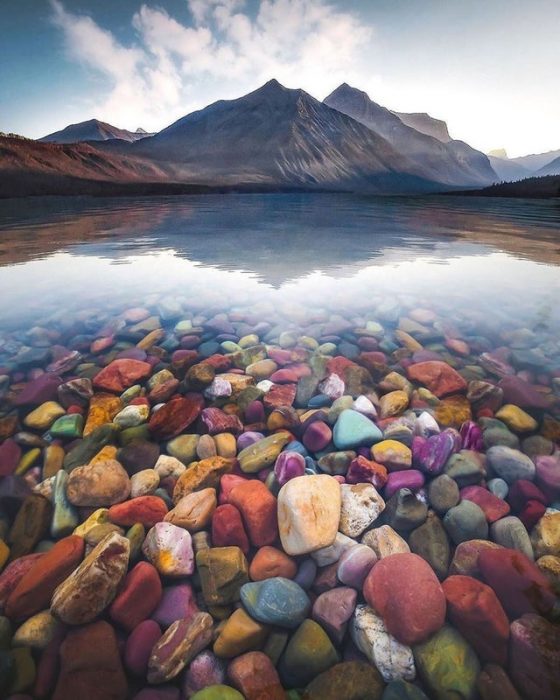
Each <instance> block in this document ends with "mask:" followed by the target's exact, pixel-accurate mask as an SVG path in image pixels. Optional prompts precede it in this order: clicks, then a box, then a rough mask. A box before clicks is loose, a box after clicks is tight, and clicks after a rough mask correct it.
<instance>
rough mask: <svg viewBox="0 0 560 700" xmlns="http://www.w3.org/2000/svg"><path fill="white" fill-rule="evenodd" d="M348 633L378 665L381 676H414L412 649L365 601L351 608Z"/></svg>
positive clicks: (370, 659)
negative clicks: (394, 633) (396, 635)
mask: <svg viewBox="0 0 560 700" xmlns="http://www.w3.org/2000/svg"><path fill="white" fill-rule="evenodd" d="M350 634H351V637H352V640H353V642H354V644H355V645H356V647H357V648H358V649H359V650H360V651H361V652H362V653H363V654H364V655H365V656H366V657H367V659H368V660H369V661H370V662H371V663H372V664H373V665H374V666H375V667H376V668H377V670H378V671H379V673H380V674H381V676H382V678H383V680H384V681H385V682H386V683H389V682H391V681H394V680H414V678H415V676H416V668H415V666H414V658H413V656H412V649H411V648H410V647H409V646H406V645H404V644H401V643H400V642H398V641H397V640H396V639H395V637H393V636H392V635H391V634H389V632H388V631H387V628H386V626H385V624H384V622H383V620H382V619H381V618H380V617H379V615H376V614H375V611H374V610H373V609H372V608H370V607H369V606H368V605H364V604H363V603H360V604H359V605H358V606H357V607H356V610H355V611H354V616H353V618H352V622H351V624H350Z"/></svg>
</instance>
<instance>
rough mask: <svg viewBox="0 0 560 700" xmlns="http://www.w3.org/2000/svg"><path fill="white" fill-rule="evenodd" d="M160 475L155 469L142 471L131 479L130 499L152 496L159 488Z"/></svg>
mask: <svg viewBox="0 0 560 700" xmlns="http://www.w3.org/2000/svg"><path fill="white" fill-rule="evenodd" d="M159 482H160V475H159V474H158V473H157V471H156V470H155V469H142V471H139V472H136V474H133V475H132V476H131V477H130V497H131V498H137V497H138V496H151V495H152V494H153V493H154V492H155V490H156V489H157V488H158V486H159Z"/></svg>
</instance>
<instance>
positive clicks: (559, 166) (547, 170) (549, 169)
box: [535, 156, 560, 176]
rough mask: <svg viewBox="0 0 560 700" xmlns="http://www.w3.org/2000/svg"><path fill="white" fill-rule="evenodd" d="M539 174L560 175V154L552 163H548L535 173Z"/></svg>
mask: <svg viewBox="0 0 560 700" xmlns="http://www.w3.org/2000/svg"><path fill="white" fill-rule="evenodd" d="M535 174H536V175H537V176H540V175H560V156H558V158H555V159H554V160H553V161H551V162H550V163H547V164H546V165H545V166H544V168H541V169H540V170H537V172H536V173H535Z"/></svg>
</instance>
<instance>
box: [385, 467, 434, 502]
mask: <svg viewBox="0 0 560 700" xmlns="http://www.w3.org/2000/svg"><path fill="white" fill-rule="evenodd" d="M422 486H424V474H422V472H420V471H418V469H404V470H402V471H400V472H391V473H390V474H389V477H388V479H387V484H386V485H385V491H384V495H385V499H387V500H388V499H389V498H391V496H392V495H393V494H394V493H396V492H397V491H398V490H399V489H410V490H411V491H416V489H421V488H422Z"/></svg>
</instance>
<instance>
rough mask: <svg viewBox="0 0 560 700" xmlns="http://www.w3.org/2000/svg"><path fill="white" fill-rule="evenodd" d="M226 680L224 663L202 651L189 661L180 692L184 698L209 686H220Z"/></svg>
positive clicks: (209, 652) (211, 654) (209, 653)
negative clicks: (181, 691)
mask: <svg viewBox="0 0 560 700" xmlns="http://www.w3.org/2000/svg"><path fill="white" fill-rule="evenodd" d="M225 678H226V662H225V661H223V660H222V659H218V657H217V656H215V655H214V654H213V653H212V652H211V651H202V652H200V654H199V655H198V656H195V658H194V659H193V660H192V661H191V663H190V664H189V666H188V668H187V670H186V671H185V674H184V676H183V683H182V690H183V696H184V697H185V698H190V697H192V696H193V695H194V694H195V693H197V692H198V691H199V690H202V689H203V688H207V687H208V686H210V685H222V684H223V683H224V681H225Z"/></svg>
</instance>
